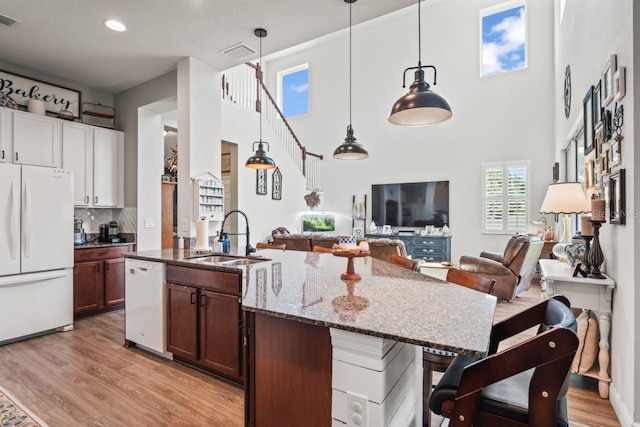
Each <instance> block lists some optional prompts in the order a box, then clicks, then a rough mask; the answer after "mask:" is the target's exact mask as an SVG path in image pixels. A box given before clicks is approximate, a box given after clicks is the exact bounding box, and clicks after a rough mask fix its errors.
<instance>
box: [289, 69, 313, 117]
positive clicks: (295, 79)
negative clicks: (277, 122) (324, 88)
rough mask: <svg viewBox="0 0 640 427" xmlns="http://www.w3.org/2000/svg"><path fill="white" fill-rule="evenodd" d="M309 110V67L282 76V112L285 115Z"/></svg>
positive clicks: (305, 112) (294, 114) (298, 113)
mask: <svg viewBox="0 0 640 427" xmlns="http://www.w3.org/2000/svg"><path fill="white" fill-rule="evenodd" d="M308 112H309V69H308V68H305V69H303V70H299V71H295V72H293V73H289V74H285V75H283V76H282V114H284V116H285V117H291V116H298V115H300V114H307V113H308Z"/></svg>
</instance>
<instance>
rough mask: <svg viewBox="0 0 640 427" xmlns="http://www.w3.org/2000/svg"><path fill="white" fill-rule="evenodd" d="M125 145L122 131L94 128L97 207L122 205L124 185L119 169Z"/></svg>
mask: <svg viewBox="0 0 640 427" xmlns="http://www.w3.org/2000/svg"><path fill="white" fill-rule="evenodd" d="M123 145H124V136H123V134H122V132H118V131H113V130H108V129H102V128H94V130H93V205H94V206H96V207H122V192H123V191H122V190H123V189H124V186H123V185H122V184H123V179H122V177H121V176H120V175H121V174H120V173H119V171H120V170H121V167H120V166H121V164H122V162H121V157H122V155H121V153H122V151H123V148H124V146H123ZM121 188H122V190H121Z"/></svg>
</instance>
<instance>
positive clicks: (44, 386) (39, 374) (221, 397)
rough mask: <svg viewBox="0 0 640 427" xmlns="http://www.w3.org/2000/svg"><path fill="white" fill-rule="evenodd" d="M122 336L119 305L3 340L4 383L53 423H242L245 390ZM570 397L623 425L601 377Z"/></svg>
mask: <svg viewBox="0 0 640 427" xmlns="http://www.w3.org/2000/svg"><path fill="white" fill-rule="evenodd" d="M539 298H540V287H539V284H538V285H533V286H532V288H531V289H530V290H529V291H528V292H526V293H525V294H524V295H522V296H521V297H519V298H517V299H516V300H515V301H514V302H513V303H511V304H508V303H505V302H501V303H499V304H498V308H497V311H496V316H495V318H496V320H501V319H504V318H506V317H508V316H510V315H511V314H514V313H516V312H518V311H520V310H522V309H523V308H525V307H528V306H529V305H531V304H535V303H536V302H537V301H539ZM532 333H533V331H532ZM123 339H124V313H123V311H116V312H111V313H107V314H102V315H99V316H95V317H91V318H87V319H83V320H80V321H77V322H76V323H75V329H74V330H73V331H71V332H63V333H56V334H52V335H47V336H44V337H40V338H34V339H31V340H26V341H22V342H19V343H15V344H10V345H5V346H0V384H1V385H2V386H3V387H5V388H6V389H7V390H8V391H9V392H11V393H12V394H13V395H14V396H15V397H16V398H17V399H19V400H20V401H21V402H22V403H23V404H24V405H25V406H26V407H28V408H29V409H30V410H31V411H33V412H34V413H35V414H36V415H37V416H38V417H40V418H41V419H42V420H43V421H44V422H46V423H47V424H49V425H50V426H51V427H54V426H64V427H66V426H89V425H92V426H104V427H111V426H113V427H116V426H117V427H123V426H168V425H171V426H174V425H178V426H179V425H183V426H241V425H243V421H244V403H243V392H242V390H240V389H239V388H237V387H236V386H233V385H230V384H227V383H225V382H222V381H219V380H217V379H216V378H214V377H212V376H210V375H208V374H204V373H202V372H199V371H197V370H194V369H191V368H189V367H186V366H184V365H181V364H179V363H176V362H169V361H166V360H164V359H161V358H159V357H155V356H152V355H150V354H148V353H146V352H144V351H141V350H138V349H136V348H133V349H126V348H124V347H123V346H122V343H123ZM436 381H437V378H436ZM568 400H569V416H570V419H571V426H575V427H586V426H589V427H596V426H602V427H617V426H620V424H619V422H618V421H617V419H616V416H615V414H614V412H613V409H612V408H611V404H610V403H609V401H608V400H605V399H600V397H599V396H598V392H597V386H596V384H595V383H593V382H591V381H585V379H584V378H583V377H578V376H573V378H572V382H571V388H570V391H569V398H568ZM437 418H438V417H435V416H434V417H433V421H434V424H432V425H438V424H437V420H436V419H437Z"/></svg>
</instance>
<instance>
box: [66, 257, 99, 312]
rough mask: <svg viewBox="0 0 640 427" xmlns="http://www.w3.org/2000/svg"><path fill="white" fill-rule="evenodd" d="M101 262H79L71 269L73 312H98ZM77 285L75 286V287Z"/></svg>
mask: <svg viewBox="0 0 640 427" xmlns="http://www.w3.org/2000/svg"><path fill="white" fill-rule="evenodd" d="M102 265H103V262H102V261H90V262H81V263H78V264H76V265H75V266H74V268H73V283H74V286H73V312H74V313H83V312H86V311H92V310H98V309H99V308H100V307H101V306H102V287H103V285H104V274H103V271H102ZM76 284H77V286H76Z"/></svg>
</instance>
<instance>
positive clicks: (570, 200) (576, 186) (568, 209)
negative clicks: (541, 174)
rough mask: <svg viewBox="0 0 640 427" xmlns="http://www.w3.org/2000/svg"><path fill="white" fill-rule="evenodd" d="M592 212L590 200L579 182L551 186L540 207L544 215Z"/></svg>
mask: <svg viewBox="0 0 640 427" xmlns="http://www.w3.org/2000/svg"><path fill="white" fill-rule="evenodd" d="M590 210H591V206H590V205H589V200H587V196H586V194H585V192H584V188H583V187H582V184H581V183H579V182H560V183H556V184H550V185H549V187H548V188H547V194H545V196H544V200H543V202H542V206H541V207H540V213H543V214H579V213H587V212H589V211H590Z"/></svg>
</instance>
